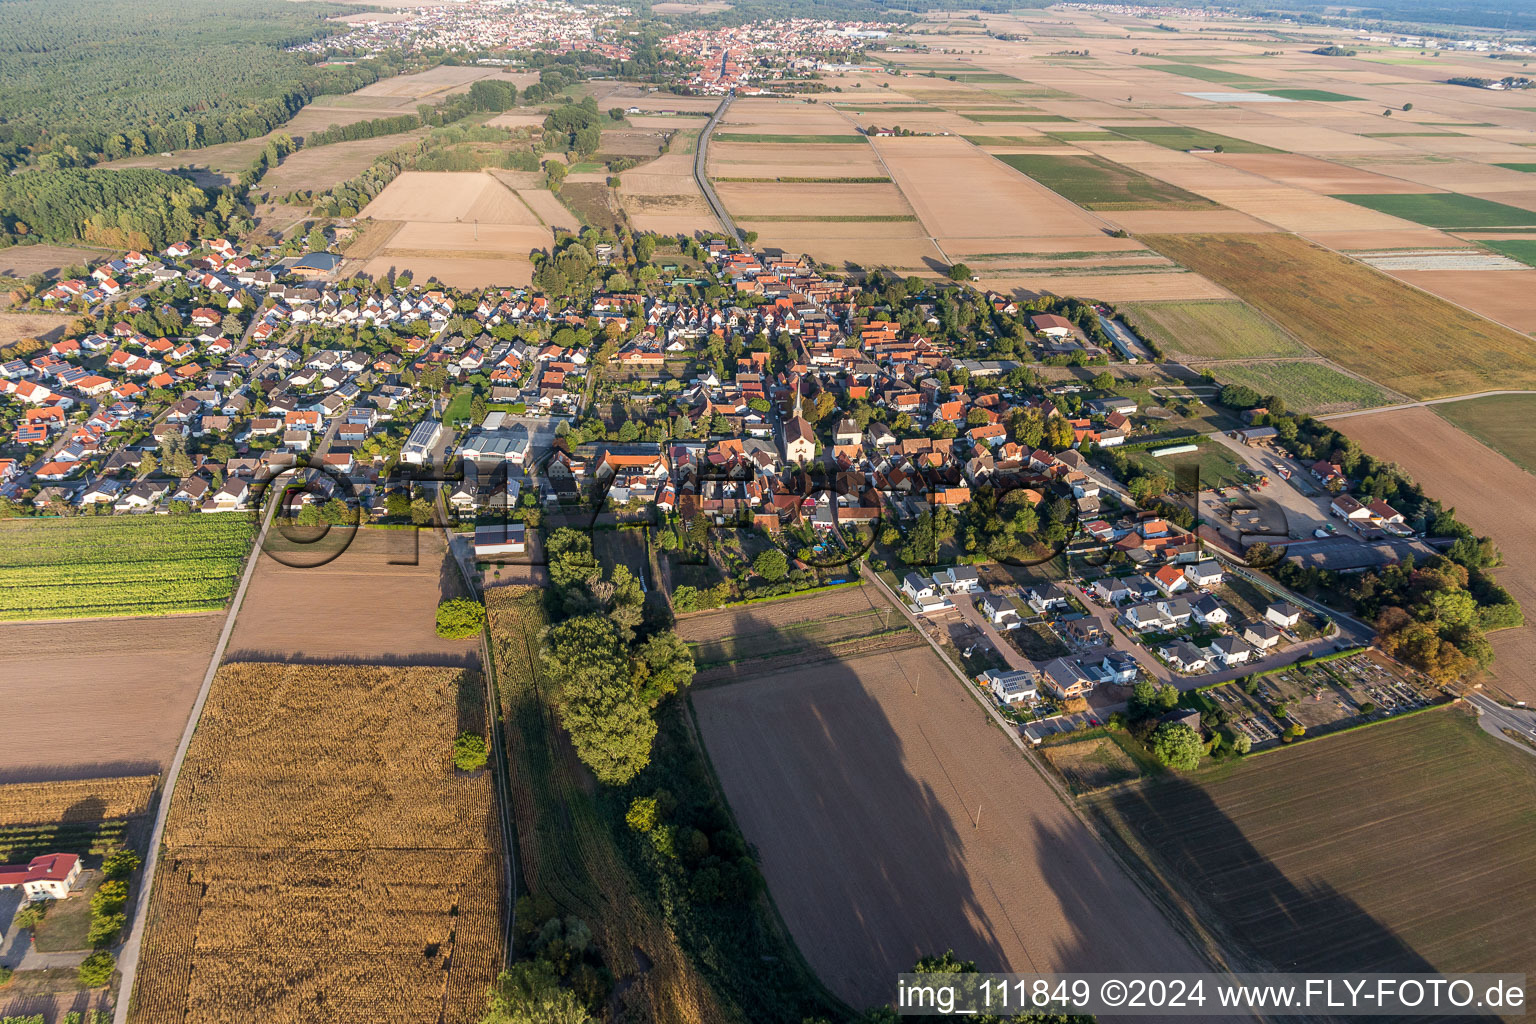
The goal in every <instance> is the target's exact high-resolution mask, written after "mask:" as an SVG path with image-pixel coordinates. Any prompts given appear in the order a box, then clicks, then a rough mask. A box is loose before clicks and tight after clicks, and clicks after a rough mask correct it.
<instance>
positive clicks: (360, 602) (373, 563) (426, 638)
mask: <svg viewBox="0 0 1536 1024" xmlns="http://www.w3.org/2000/svg"><path fill="white" fill-rule="evenodd" d="M257 557H258V558H259V559H260V560H259V561H258V562H257V565H256V571H255V573H254V574H253V575H252V577H251V583H250V586H249V587H248V588H247V589H246V592H245V600H244V602H243V603H242V604H241V606H240V617H239V619H238V621H237V622H236V623H235V629H234V632H233V633H231V634H230V638H229V654H228V658H229V660H231V661H299V662H303V661H308V662H362V663H365V664H366V663H388V664H410V665H462V666H464V667H466V668H478V667H479V665H480V646H479V642H478V640H477V639H470V640H444V639H443V638H442V637H439V636H438V635H437V629H436V612H437V604H438V602H439V601H441V600H443V599H445V598H449V597H460V596H463V582H462V580H461V579H460V576H459V572H458V569H457V568H456V567H455V566H454V564H453V559H452V558H451V557H450V556H449V555H448V552H447V548H446V547H445V546H444V544H443V539H442V536H441V534H440V533H439V532H438V531H436V530H420V531H414V530H369V529H362V530H358V531H357V533H356V536H355V537H354V538H353V539H352V542H351V544H350V546H349V547H347V549H346V550H345V551H344V552H342V554H341V555H340V556H339V557H337V558H336V559H334V560H333V561H330V562H326V563H325V564H323V565H317V566H312V567H303V566H299V565H287V564H284V563H283V562H280V561H278V560H277V559H276V558H273V557H271V556H269V555H267V554H265V553H263V554H261V555H259V556H257ZM284 557H285V558H286V557H288V556H286V555H285V556H284Z"/></svg>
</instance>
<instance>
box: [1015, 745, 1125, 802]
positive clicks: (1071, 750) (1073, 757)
mask: <svg viewBox="0 0 1536 1024" xmlns="http://www.w3.org/2000/svg"><path fill="white" fill-rule="evenodd" d="M1040 753H1041V754H1043V755H1044V756H1045V759H1046V760H1047V761H1049V762H1051V767H1053V768H1055V769H1056V770H1057V771H1059V772H1061V777H1062V778H1063V779H1065V780H1066V782H1067V785H1068V786H1070V787H1072V792H1074V793H1078V794H1082V793H1092V792H1095V791H1097V790H1101V789H1107V788H1109V787H1110V786H1117V785H1119V784H1120V783H1122V782H1129V781H1131V780H1132V779H1136V778H1140V777H1141V769H1140V768H1138V767H1137V766H1136V762H1135V761H1132V760H1131V758H1130V755H1129V754H1127V753H1126V752H1125V751H1124V750H1122V749H1121V748H1120V744H1118V743H1116V742H1115V741H1114V739H1113V738H1111V737H1109V736H1100V737H1098V738H1096V739H1089V740H1076V741H1074V742H1071V743H1052V744H1049V745H1047V746H1044V747H1041V748H1040Z"/></svg>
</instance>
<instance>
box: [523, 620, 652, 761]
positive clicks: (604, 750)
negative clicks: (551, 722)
mask: <svg viewBox="0 0 1536 1024" xmlns="http://www.w3.org/2000/svg"><path fill="white" fill-rule="evenodd" d="M542 653H543V660H544V666H545V669H546V671H547V672H548V675H549V679H550V681H551V682H552V683H553V689H554V694H553V703H554V705H555V707H556V709H557V710H558V711H559V714H560V720H561V722H562V724H564V726H565V728H566V731H567V732H569V733H570V734H571V743H572V745H573V746H574V747H575V748H576V755H577V756H578V757H580V758H581V760H582V762H583V763H584V764H586V765H587V767H589V768H591V769H592V773H593V774H594V775H596V776H597V779H598V781H600V782H604V783H607V784H609V785H615V786H620V785H623V784H624V783H626V782H629V781H630V780H631V779H633V778H634V777H635V776H636V775H638V774H639V773H640V771H641V770H642V769H643V768H645V766H646V765H647V764H649V763H650V758H651V744H652V742H653V741H654V740H655V738H656V723H655V722H654V721H653V720H652V719H651V714H650V708H649V707H648V706H647V705H646V702H645V700H644V699H643V698H642V696H641V695H640V694H639V692H637V690H636V688H635V683H634V679H633V675H632V673H631V671H630V665H629V658H628V657H627V655H626V652H625V651H624V647H623V644H622V642H621V639H620V635H619V627H618V625H617V624H616V623H614V622H613V620H611V619H609V618H607V617H606V616H602V615H579V616H576V617H575V618H570V619H567V620H565V621H564V622H561V623H559V624H558V625H555V626H551V627H550V628H549V629H548V630H546V631H545V635H544V646H543V652H542Z"/></svg>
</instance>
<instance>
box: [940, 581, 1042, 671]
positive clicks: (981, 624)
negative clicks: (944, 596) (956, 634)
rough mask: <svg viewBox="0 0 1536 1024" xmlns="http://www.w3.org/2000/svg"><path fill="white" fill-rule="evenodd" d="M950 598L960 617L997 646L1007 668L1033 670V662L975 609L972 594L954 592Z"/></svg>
mask: <svg viewBox="0 0 1536 1024" xmlns="http://www.w3.org/2000/svg"><path fill="white" fill-rule="evenodd" d="M950 599H951V600H952V601H954V603H955V608H956V610H957V611H959V612H960V616H961V618H963V619H965V621H966V622H967V623H969V624H970V625H972V626H975V627H976V628H977V629H979V630H981V631H982V633H984V634H985V635H986V637H987V639H988V640H990V641H992V646H993V647H996V648H997V650H998V653H1000V654H1001V655H1002V656H1003V660H1004V661H1006V662H1007V663H1008V667H1009V668H1013V669H1023V670H1024V671H1026V672H1028V671H1033V670H1034V668H1035V663H1034V662H1032V661H1030V660H1029V659H1028V658H1026V657H1024V655H1022V654H1020V653H1019V651H1018V649H1017V648H1015V647H1014V646H1013V644H1011V643H1009V642H1008V640H1007V638H1006V637H1004V636H1003V633H1002V630H1000V629H998V628H997V627H996V626H994V625H992V623H990V622H988V621H987V617H986V616H985V615H983V614H982V613H981V612H980V611H979V610H978V609H977V607H976V599H975V598H974V597H973V596H972V595H970V594H955V595H953V596H952V597H951V598H950Z"/></svg>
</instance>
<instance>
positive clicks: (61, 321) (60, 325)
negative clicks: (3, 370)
mask: <svg viewBox="0 0 1536 1024" xmlns="http://www.w3.org/2000/svg"><path fill="white" fill-rule="evenodd" d="M74 319H75V318H74V317H72V316H65V315H62V314H59V313H0V349H4V348H5V346H7V345H9V344H11V342H13V341H20V340H21V339H23V338H41V339H42V340H44V341H48V342H53V341H57V340H58V339H60V338H62V337H63V336H64V329H65V328H66V327H68V326H69V325H70V324H71V323H72V322H74Z"/></svg>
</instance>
